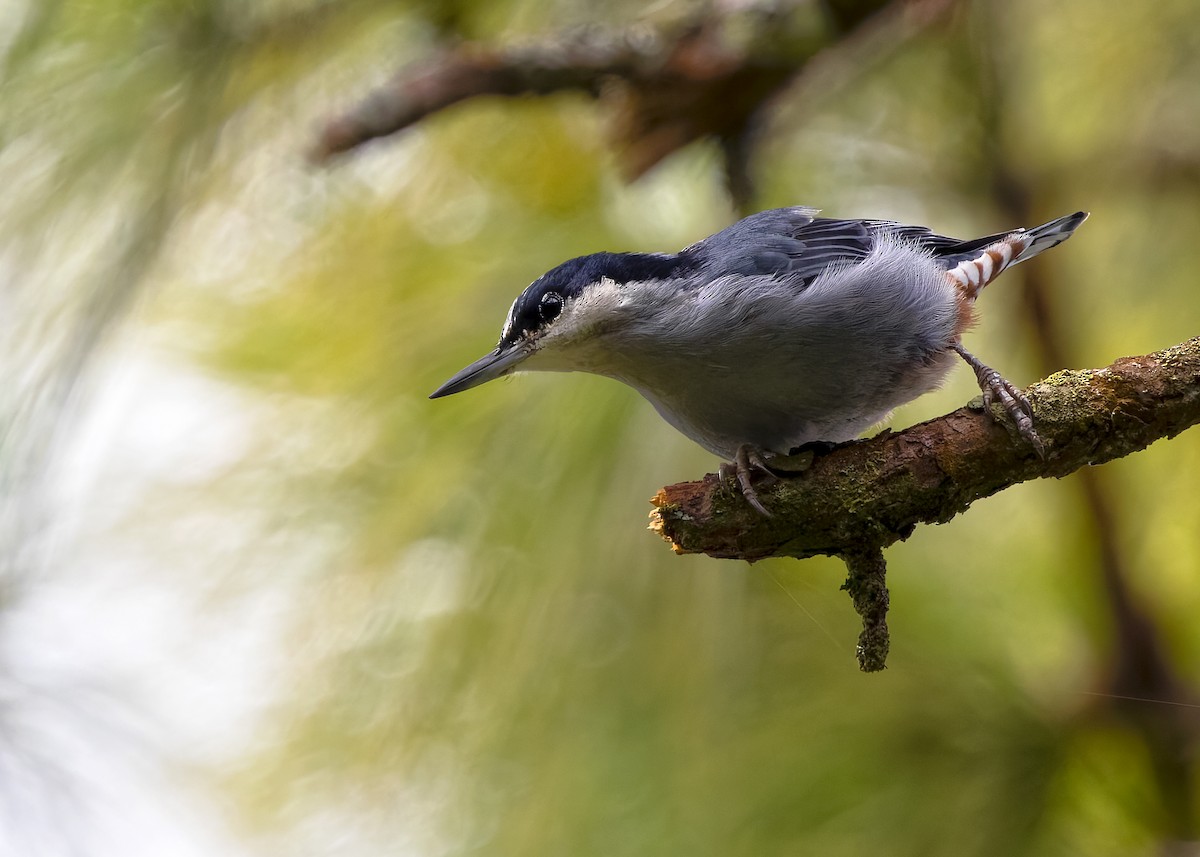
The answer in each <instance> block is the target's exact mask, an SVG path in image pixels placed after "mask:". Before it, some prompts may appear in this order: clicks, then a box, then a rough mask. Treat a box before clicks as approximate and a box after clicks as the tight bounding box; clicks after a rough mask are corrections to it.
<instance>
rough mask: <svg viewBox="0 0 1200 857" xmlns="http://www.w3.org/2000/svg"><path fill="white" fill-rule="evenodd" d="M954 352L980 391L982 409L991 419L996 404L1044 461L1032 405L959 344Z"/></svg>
mask: <svg viewBox="0 0 1200 857" xmlns="http://www.w3.org/2000/svg"><path fill="white" fill-rule="evenodd" d="M954 350H955V351H956V352H958V354H959V356H960V357H962V358H963V360H966V361H967V364H968V365H969V366H970V367H971V368H972V369H973V370H974V371H975V378H976V380H978V382H979V388H980V389H981V390H982V391H983V409H984V410H985V411H987V412H988V414H989V415H991V414H992V405H993V404H994V403H995V402H999V403H1000V406H1001V407H1002V408H1004V410H1005V412H1006V413H1007V414H1008V415H1009V416H1010V417H1012V421H1013V422H1014V423H1016V426H1017V433H1018V434H1020V435H1021V437H1023V438H1025V440H1026V441H1027V442H1028V443H1029V445H1030V446H1032V447H1033V449H1034V451H1035V452H1036V453H1037V454H1038V458H1045V457H1046V445H1045V444H1044V443H1043V442H1042V439H1041V437H1039V436H1038V433H1037V430H1036V429H1035V428H1034V427H1033V405H1031V404H1030V403H1029V399H1027V398H1025V394H1024V393H1022V392H1021V391H1020V390H1018V389H1017V388H1016V387H1015V386H1013V384H1012V383H1011V382H1009V381H1008V380H1007V379H1006V378H1004V376H1002V375H1001V374H1000V373H999V372H997V371H996V370H995V369H993V368H991V367H990V366H987V365H986V364H984V363H983V362H982V361H981V360H980V359H979V358H978V357H976V356H975V355H974V354H971V353H970V352H969V351H967V350H966V349H965V348H963V347H962V344H961V343H956V344H955V345H954Z"/></svg>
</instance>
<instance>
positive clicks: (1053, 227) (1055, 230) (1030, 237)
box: [1010, 211, 1088, 265]
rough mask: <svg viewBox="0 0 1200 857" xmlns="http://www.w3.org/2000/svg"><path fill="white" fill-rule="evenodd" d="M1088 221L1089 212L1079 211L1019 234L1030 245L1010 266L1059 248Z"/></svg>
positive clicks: (1027, 245)
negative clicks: (1053, 248) (1044, 251)
mask: <svg viewBox="0 0 1200 857" xmlns="http://www.w3.org/2000/svg"><path fill="white" fill-rule="evenodd" d="M1087 219H1088V212H1086V211H1077V212H1075V213H1074V214H1068V215H1067V216H1066V217H1060V218H1058V219H1057V220H1051V221H1050V222H1049V223H1043V224H1042V225H1041V226H1035V227H1034V228H1033V229H1029V230H1026V231H1024V232H1018V233H1017V235H1019V236H1020V237H1022V238H1024V239H1025V240H1026V241H1027V242H1028V243H1027V244H1026V246H1025V249H1024V250H1022V251H1021V252H1019V253H1018V254H1017V255H1016V256H1015V257H1014V258H1013V260H1012V262H1011V263H1010V264H1012V265H1015V264H1017V263H1018V262H1024V261H1025V260H1026V259H1032V258H1033V257H1034V256H1036V255H1037V254H1038V253H1041V252H1042V251H1043V250H1049V249H1050V248H1051V247H1057V246H1058V245H1059V244H1061V243H1063V242H1064V241H1066V240H1067V239H1068V238H1070V237H1071V233H1073V232H1074V231H1075V230H1076V229H1078V228H1079V224H1081V223H1083V221H1085V220H1087Z"/></svg>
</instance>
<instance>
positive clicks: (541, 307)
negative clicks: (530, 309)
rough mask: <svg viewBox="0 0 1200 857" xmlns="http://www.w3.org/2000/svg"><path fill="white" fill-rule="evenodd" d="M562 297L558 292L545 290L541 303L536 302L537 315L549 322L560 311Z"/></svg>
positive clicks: (556, 316)
mask: <svg viewBox="0 0 1200 857" xmlns="http://www.w3.org/2000/svg"><path fill="white" fill-rule="evenodd" d="M562 308H563V299H562V295H560V294H559V293H558V292H546V294H544V295H542V300H541V303H539V304H538V315H539V316H541V318H542V321H544V322H551V321H554V319H556V318H558V314H559V313H561V312H562Z"/></svg>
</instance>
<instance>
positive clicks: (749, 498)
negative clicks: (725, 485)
mask: <svg viewBox="0 0 1200 857" xmlns="http://www.w3.org/2000/svg"><path fill="white" fill-rule="evenodd" d="M754 470H757V471H759V472H760V473H765V474H766V475H767V476H768V477H769V478H770V479H771V480H772V481H775V480H776V479H777V478H778V477H776V475H775V474H774V473H773V472H772V471H771V468H770V467H768V466H767V463H766V462H765V461H763V459H762V456H761V455H760V454H759V453H758V450H756V449H754V448H752V447H750V446H747V445H745V444H742V445H741V446H739V447H738V450H737V453H736V454H735V455H734V457H733V461H732V462H723V463H722V464H721V471H720V476H721V478H722V479H727V478H728V477H730V476H733V477H734V478H735V480H736V481H737V486H738V488H739V489H740V490H741V492H742V496H743V497H745V498H746V502H747V503H749V504H750V505H751V506H753V507H754V508H755V510H757V511H758V513H759V514H761V515H763V516H764V517H767V518H770V517H773V516H772V515H771V513H770V512H768V511H767V507H766V506H764V505H763V504H762V501H761V500H759V499H758V492H757V491H755V490H754V483H753V471H754Z"/></svg>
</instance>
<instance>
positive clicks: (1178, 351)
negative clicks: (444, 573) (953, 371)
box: [651, 337, 1200, 669]
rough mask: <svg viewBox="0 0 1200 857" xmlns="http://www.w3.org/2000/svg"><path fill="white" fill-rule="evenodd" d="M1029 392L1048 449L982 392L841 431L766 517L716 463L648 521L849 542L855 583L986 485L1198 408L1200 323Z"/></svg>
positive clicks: (719, 551) (1118, 444) (1068, 468)
mask: <svg viewBox="0 0 1200 857" xmlns="http://www.w3.org/2000/svg"><path fill="white" fill-rule="evenodd" d="M1026 394H1027V396H1028V397H1029V400H1030V402H1031V403H1032V404H1033V408H1034V421H1035V424H1036V426H1037V431H1038V434H1039V435H1040V436H1041V437H1042V439H1043V441H1044V442H1045V444H1046V457H1045V458H1044V459H1042V458H1039V457H1038V456H1037V454H1036V453H1035V452H1034V450H1033V449H1032V448H1031V447H1030V446H1029V444H1028V443H1026V442H1025V441H1024V440H1023V439H1021V438H1020V437H1019V436H1018V435H1017V434H1016V430H1015V428H1014V427H1013V426H1012V425H1011V423H1010V422H1008V420H1007V417H1006V416H1005V415H1004V414H1003V413H1002V412H1001V411H1000V409H999V406H998V405H996V406H994V407H995V408H996V409H997V415H996V419H991V418H990V417H989V416H988V415H987V414H984V413H982V411H981V409H980V408H979V406H978V404H976V403H973V407H972V406H968V407H964V408H960V409H958V410H957V411H954V412H953V413H949V414H946V415H945V416H942V417H939V418H937V419H934V420H930V421H928V422H925V423H921V424H920V425H916V426H913V427H912V428H908V429H905V430H903V431H900V432H892V431H884V432H883V433H881V434H879V435H877V436H875V437H873V438H871V439H869V440H865V441H855V442H852V443H847V444H843V445H841V446H838V447H836V448H834V449H833V450H832V451H831V452H829V453H828V454H825V455H821V456H819V457H817V458H816V459H815V460H814V461H813V463H812V466H811V467H810V468H809V469H808V470H806V471H805V472H804V473H802V474H801V475H799V476H797V477H795V478H788V479H782V480H780V481H779V482H777V483H776V484H774V485H770V486H763V487H760V488H759V492H758V493H759V496H760V498H761V499H762V501H763V503H764V504H765V505H766V506H767V508H768V509H770V510H771V512H772V517H770V518H766V517H764V516H762V515H761V514H759V513H758V512H756V511H755V510H754V509H752V508H751V507H750V506H749V505H748V504H747V503H746V501H745V500H744V499H743V498H742V496H741V494H740V493H739V492H738V491H737V490H736V489H735V488H734V487H732V486H731V485H730V484H729V483H727V482H722V481H721V480H720V479H719V478H718V477H717V476H716V475H714V474H709V475H707V476H705V477H704V479H702V480H701V481H699V482H683V483H680V484H677V485H668V486H667V487H666V488H663V489H662V490H661V491H659V492H658V495H657V496H656V497H655V498H654V500H653V503H654V505H655V509H654V511H653V512H652V513H651V528H652V529H654V530H655V531H657V532H658V533H660V534H661V535H662V536H663V538H665V539H666V540H667V541H668V542H670V543H671V546H672V547H673V549H674V550H675V551H676V552H678V553H706V554H708V555H709V556H714V557H721V558H726V559H744V560H750V561H753V560H757V559H763V558H765V557H774V556H790V557H798V558H803V557H810V556H816V555H818V554H826V555H830V556H840V557H843V558H846V559H847V565H848V567H849V569H850V577H849V579H848V580H847V588H848V589H850V591H851V594H852V595H854V593H855V591H856V587H858V588H860V589H861V585H862V580H863V575H862V574H861V573H860V572H859V571H856V568H857V569H860V571H861V569H862V568H863V567H865V566H866V565H871V563H864V562H860V561H859V560H861V559H862V558H863V557H867V558H871V557H874V556H875V555H876V554H877V553H878V552H879V551H882V549H883V548H885V547H887V546H888V545H891V544H894V543H895V542H898V541H902V540H904V539H907V538H908V537H909V536H911V535H912V534H913V532H914V531H915V530H916V528H917V525H918V524H935V523H936V524H940V523H945V522H946V521H949V520H950V519H951V518H953V517H954V516H955V515H957V514H959V513H961V512H964V511H966V509H967V508H968V507H969V506H970V505H971V504H972V503H973V502H975V501H976V500H978V499H979V498H981V497H988V496H991V495H992V494H995V493H997V492H998V491H1003V490H1004V489H1005V488H1008V487H1009V486H1012V485H1016V484H1017V483H1019V482H1025V481H1027V480H1030V479H1039V478H1045V477H1054V478H1061V477H1063V476H1066V475H1067V474H1069V473H1072V472H1073V471H1075V470H1078V469H1079V468H1081V467H1083V466H1085V465H1089V464H1102V463H1104V462H1106V461H1111V460H1113V459H1114V458H1121V457H1123V456H1126V455H1129V454H1130V453H1133V452H1137V451H1138V450H1141V449H1145V448H1146V447H1147V446H1149V445H1150V444H1151V443H1153V442H1154V441H1156V440H1159V439H1161V438H1169V437H1174V436H1175V435H1177V434H1179V433H1180V432H1182V431H1183V430H1184V429H1186V428H1189V427H1190V426H1193V425H1195V424H1196V423H1198V422H1200V337H1197V338H1195V339H1190V340H1188V341H1187V342H1184V343H1182V344H1180V345H1176V346H1174V347H1173V348H1168V349H1165V350H1163V351H1158V352H1155V353H1153V354H1147V355H1145V356H1142V357H1125V358H1122V359H1120V360H1117V361H1116V362H1114V363H1113V364H1112V365H1110V366H1106V367H1104V368H1103V369H1089V370H1080V371H1062V372H1058V373H1055V374H1054V375H1051V376H1050V377H1049V378H1046V379H1045V380H1044V381H1041V382H1039V383H1037V384H1034V385H1033V386H1031V387H1030V388H1029V389H1028V390H1027V391H1026ZM880 556H882V555H881V554H880ZM854 558H857V559H854ZM851 559H854V561H853V562H852V561H851ZM871 576H872V579H873V580H874V582H873V583H872V586H873V587H874V588H875V591H876V592H877V597H876V600H875V604H876V606H875V607H874V608H871V612H870V615H869V616H868V613H864V612H863V609H860V613H862V614H863V617H864V622H867V621H869V622H870V623H872V624H873V625H874V626H878V625H879V623H880V622H882V611H881V610H880V609H879V604H882V605H884V606H883V609H884V610H886V597H887V596H886V589H885V588H881V587H882V585H883V584H882V580H883V570H882V563H881V562H880V563H879V567H878V568H875V567H874V566H872V571H871ZM855 599H856V606H860V607H863V606H864V605H859V604H858V601H859V600H860V599H859V598H858V596H855ZM883 628H884V630H883V634H884V636H883V640H884V642H885V643H886V626H883ZM869 630H870V629H869V628H864V631H865V632H866V631H869ZM882 652H883V654H885V655H886V646H885V647H884V648H883V649H882ZM860 656H861V653H860ZM872 664H873V667H869V666H868V664H867V662H865V661H864V662H863V668H864V669H869V668H874V669H879V668H882V666H883V663H882V659H881V658H878V657H877V658H876V659H875V660H874V661H872Z"/></svg>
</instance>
